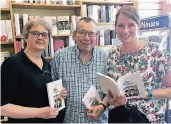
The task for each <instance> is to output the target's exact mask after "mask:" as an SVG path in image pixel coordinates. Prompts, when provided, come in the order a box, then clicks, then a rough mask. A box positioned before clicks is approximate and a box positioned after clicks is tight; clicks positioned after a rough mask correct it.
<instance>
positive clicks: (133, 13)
mask: <svg viewBox="0 0 171 124" xmlns="http://www.w3.org/2000/svg"><path fill="white" fill-rule="evenodd" d="M120 14H124V15H126V16H127V17H129V18H130V19H132V20H134V21H135V22H136V23H137V25H140V16H139V13H138V10H137V9H136V8H134V7H133V6H129V5H124V6H122V7H121V8H120V9H119V11H118V12H117V14H116V21H115V26H116V25H117V21H118V16H119V15H120Z"/></svg>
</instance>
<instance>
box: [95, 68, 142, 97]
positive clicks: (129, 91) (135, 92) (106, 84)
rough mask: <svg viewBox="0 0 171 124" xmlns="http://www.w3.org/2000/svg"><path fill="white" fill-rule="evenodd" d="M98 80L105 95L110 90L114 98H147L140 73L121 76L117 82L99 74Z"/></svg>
mask: <svg viewBox="0 0 171 124" xmlns="http://www.w3.org/2000/svg"><path fill="white" fill-rule="evenodd" d="M97 79H98V81H99V84H100V87H101V90H102V92H103V93H105V94H107V92H108V90H110V91H111V92H112V95H113V96H121V95H126V97H127V99H132V98H143V97H144V96H145V92H144V83H143V82H142V78H141V73H140V72H139V71H137V72H134V73H128V74H126V75H124V76H121V77H120V78H119V79H118V81H117V82H116V81H115V80H114V79H113V78H111V77H109V76H106V75H103V74H101V73H97Z"/></svg>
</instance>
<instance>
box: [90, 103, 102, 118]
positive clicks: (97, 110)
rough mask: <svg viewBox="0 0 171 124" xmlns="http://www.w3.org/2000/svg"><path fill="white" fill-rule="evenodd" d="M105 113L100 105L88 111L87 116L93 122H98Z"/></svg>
mask: <svg viewBox="0 0 171 124" xmlns="http://www.w3.org/2000/svg"><path fill="white" fill-rule="evenodd" d="M103 112H104V107H103V105H98V106H94V107H90V108H88V109H87V115H88V117H89V118H90V119H91V120H98V119H99V117H100V116H101V114H102V113H103Z"/></svg>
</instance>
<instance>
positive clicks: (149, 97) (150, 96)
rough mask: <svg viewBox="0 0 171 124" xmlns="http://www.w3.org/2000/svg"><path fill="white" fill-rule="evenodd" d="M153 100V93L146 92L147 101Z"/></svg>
mask: <svg viewBox="0 0 171 124" xmlns="http://www.w3.org/2000/svg"><path fill="white" fill-rule="evenodd" d="M152 99H153V93H152V90H148V101H150V100H152Z"/></svg>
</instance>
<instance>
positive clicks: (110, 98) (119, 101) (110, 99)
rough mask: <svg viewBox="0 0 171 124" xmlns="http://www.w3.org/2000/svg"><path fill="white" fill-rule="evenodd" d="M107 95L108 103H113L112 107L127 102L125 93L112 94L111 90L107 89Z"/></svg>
mask: <svg viewBox="0 0 171 124" xmlns="http://www.w3.org/2000/svg"><path fill="white" fill-rule="evenodd" d="M107 96H108V103H109V104H110V105H114V107H117V106H121V105H125V104H126V103H127V98H126V96H125V95H123V96H113V95H112V93H111V91H110V90H109V91H108V93H107Z"/></svg>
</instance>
